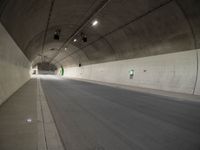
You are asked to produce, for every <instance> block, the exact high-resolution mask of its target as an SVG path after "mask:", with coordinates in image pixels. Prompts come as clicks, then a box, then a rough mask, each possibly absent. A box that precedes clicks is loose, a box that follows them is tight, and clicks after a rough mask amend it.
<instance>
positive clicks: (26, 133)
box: [0, 79, 64, 150]
mask: <svg viewBox="0 0 200 150" xmlns="http://www.w3.org/2000/svg"><path fill="white" fill-rule="evenodd" d="M0 150H64V148H63V146H62V143H61V140H60V137H59V135H58V132H57V130H56V126H55V123H54V121H53V118H52V116H51V113H50V110H49V107H48V105H47V101H46V98H45V96H44V93H43V90H42V88H41V84H40V80H39V79H31V80H30V81H28V82H27V83H26V84H25V85H24V86H22V87H21V88H20V89H19V90H18V91H16V92H15V93H14V94H13V95H12V96H11V97H10V98H9V99H8V100H7V101H6V102H5V103H4V104H3V105H1V106H0Z"/></svg>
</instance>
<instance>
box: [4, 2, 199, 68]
mask: <svg viewBox="0 0 200 150" xmlns="http://www.w3.org/2000/svg"><path fill="white" fill-rule="evenodd" d="M94 19H97V20H98V21H99V24H98V26H96V27H92V26H91V21H92V20H94ZM0 20H1V22H2V23H3V25H4V26H5V28H6V29H7V31H8V32H9V33H10V35H11V36H12V37H13V39H14V40H15V41H16V43H17V44H18V45H19V47H20V48H21V49H22V51H23V52H24V54H25V55H26V56H27V57H28V58H29V60H30V61H32V62H33V63H34V64H35V63H38V62H41V61H42V60H43V61H47V62H51V63H53V64H56V65H58V66H59V65H64V66H74V65H77V64H79V63H82V64H83V65H87V64H93V63H100V62H106V61H113V60H121V59H129V58H138V57H145V56H152V55H158V54H164V53H172V52H178V51H184V50H190V49H196V48H200V1H199V0H53V1H51V0H28V1H27V0H14V1H13V0H0ZM58 28H59V29H61V35H60V40H59V41H57V40H54V38H53V35H54V32H55V30H56V29H58ZM78 29H79V31H78V32H77V34H75V33H76V31H77V30H78ZM81 32H83V33H84V34H85V35H86V36H87V38H88V41H87V42H85V43H84V42H82V41H81V36H80V33H81ZM73 35H75V36H74V37H73ZM72 37H73V38H77V39H78V41H77V42H75V43H74V42H73V38H72ZM70 38H71V40H69V41H68V39H70ZM65 47H67V50H65ZM41 56H44V57H43V59H41V58H42V57H41Z"/></svg>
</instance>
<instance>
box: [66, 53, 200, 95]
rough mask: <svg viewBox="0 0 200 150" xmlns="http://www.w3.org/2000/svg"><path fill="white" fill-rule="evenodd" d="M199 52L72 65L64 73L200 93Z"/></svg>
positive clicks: (120, 82) (72, 75)
mask: <svg viewBox="0 0 200 150" xmlns="http://www.w3.org/2000/svg"><path fill="white" fill-rule="evenodd" d="M197 55H199V57H200V50H191V51H186V52H179V53H172V54H164V55H158V56H150V57H144V58H138V59H129V60H122V61H115V62H108V63H101V64H94V65H88V66H83V67H71V68H65V75H64V76H66V77H74V78H82V79H89V80H95V81H102V82H109V83H116V84H122V85H129V86H136V87H144V88H151V89H159V90H166V91H173V92H180V93H187V94H198V95H200V76H199V74H200V73H198V72H197V71H198V69H197V67H199V64H198V63H199V62H198V57H197ZM132 69H133V70H134V76H133V79H130V78H129V71H130V70H132Z"/></svg>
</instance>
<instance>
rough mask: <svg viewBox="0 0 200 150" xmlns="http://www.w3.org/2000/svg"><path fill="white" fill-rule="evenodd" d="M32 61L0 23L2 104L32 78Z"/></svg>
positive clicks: (0, 95)
mask: <svg viewBox="0 0 200 150" xmlns="http://www.w3.org/2000/svg"><path fill="white" fill-rule="evenodd" d="M29 68H30V63H29V61H28V59H27V58H26V57H25V55H24V54H23V53H22V51H21V50H20V48H19V47H18V46H17V44H16V43H15V42H14V41H13V39H12V38H11V37H10V35H9V34H8V33H7V31H6V30H5V29H4V27H3V26H2V24H1V23H0V104H2V103H3V102H4V101H5V100H6V99H7V98H8V97H9V96H11V95H12V94H13V93H14V92H15V91H16V90H17V89H19V87H21V86H22V85H23V84H24V83H25V82H26V81H28V80H29V79H30V75H29Z"/></svg>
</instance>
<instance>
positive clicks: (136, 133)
mask: <svg viewBox="0 0 200 150" xmlns="http://www.w3.org/2000/svg"><path fill="white" fill-rule="evenodd" d="M41 83H42V87H43V90H44V93H45V95H46V97H47V101H48V104H49V106H50V109H51V112H52V114H53V116H54V119H55V121H56V124H57V128H58V130H59V133H60V136H61V137H62V140H63V143H64V145H65V148H66V150H200V103H198V102H192V101H177V100H176V99H173V98H169V97H163V96H156V95H153V94H144V93H139V92H133V91H129V90H123V89H118V88H113V87H109V86H103V85H98V84H93V83H87V82H82V81H75V80H69V79H56V78H54V79H48V78H47V79H45V78H44V79H42V81H41Z"/></svg>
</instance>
